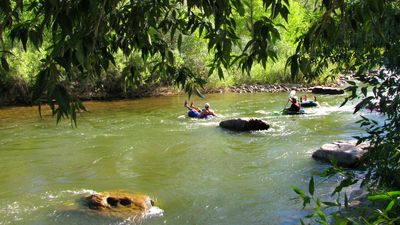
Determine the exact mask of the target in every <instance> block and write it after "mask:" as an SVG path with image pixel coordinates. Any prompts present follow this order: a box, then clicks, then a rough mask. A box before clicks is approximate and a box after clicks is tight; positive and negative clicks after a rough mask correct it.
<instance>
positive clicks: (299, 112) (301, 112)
mask: <svg viewBox="0 0 400 225" xmlns="http://www.w3.org/2000/svg"><path fill="white" fill-rule="evenodd" d="M305 113H306V111H304V110H303V109H300V110H299V111H290V110H289V109H284V110H283V111H282V114H283V115H297V114H305Z"/></svg>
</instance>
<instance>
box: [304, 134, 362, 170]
mask: <svg viewBox="0 0 400 225" xmlns="http://www.w3.org/2000/svg"><path fill="white" fill-rule="evenodd" d="M356 143H357V141H355V140H354V141H347V142H344V141H338V142H334V143H330V144H324V145H322V146H321V148H320V149H318V150H317V151H315V152H314V153H313V154H312V157H313V158H314V159H317V160H322V161H327V162H330V161H331V160H335V161H336V162H337V163H338V165H339V166H344V167H350V168H354V167H357V166H359V165H360V164H361V162H362V157H363V155H364V153H365V151H366V149H367V147H368V144H360V145H356Z"/></svg>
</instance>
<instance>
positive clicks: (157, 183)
mask: <svg viewBox="0 0 400 225" xmlns="http://www.w3.org/2000/svg"><path fill="white" fill-rule="evenodd" d="M298 95H299V96H300V95H301V93H298ZM287 97H288V94H287V93H278V94H270V93H269V94H267V93H257V94H233V93H232V94H216V95H208V96H207V99H206V100H202V99H199V100H198V99H196V103H198V104H199V105H200V104H201V105H202V104H204V102H205V101H207V102H209V103H210V104H211V107H212V108H213V109H214V110H215V111H216V113H218V114H219V115H220V116H219V117H218V118H213V119H210V120H196V119H190V118H187V116H186V110H185V108H184V107H183V102H184V100H185V98H186V96H175V97H154V98H144V99H140V100H134V101H115V102H104V103H99V102H94V103H90V102H88V103H86V105H87V108H88V109H89V111H90V112H87V113H83V114H81V115H79V116H78V128H71V126H70V123H69V121H63V122H61V123H60V124H59V125H56V124H55V119H54V118H52V117H50V116H44V117H43V118H42V119H41V118H39V116H38V113H37V109H36V108H35V107H33V108H31V107H18V108H6V109H1V110H0V184H1V186H0V224H1V225H6V224H7V225H8V224H38V225H39V224H49V225H50V224H85V225H90V224H131V223H132V222H130V219H129V218H127V219H126V220H124V219H104V218H103V219H99V218H97V217H94V216H91V215H90V214H86V213H85V212H84V211H83V212H82V211H79V212H76V211H74V210H71V209H73V208H74V207H75V206H74V205H75V204H77V203H76V201H77V199H80V198H81V197H82V196H86V195H89V194H90V193H93V192H102V191H118V190H124V191H129V192H140V193H146V194H148V195H150V196H151V197H153V198H154V199H155V200H156V205H157V206H159V207H160V208H161V209H163V210H164V215H163V216H162V217H154V218H148V219H145V220H143V221H141V222H140V223H141V224H146V225H152V224H173V225H181V224H190V225H195V224H199V225H200V224H201V225H205V224H226V225H233V224H238V225H239V224H260V225H261V224H299V218H301V217H302V216H304V215H306V214H307V213H308V212H307V210H302V209H301V208H302V206H301V202H300V200H299V199H296V198H295V197H296V195H295V193H294V192H293V191H292V190H291V185H296V186H298V187H300V188H303V189H305V190H307V187H308V181H309V178H310V174H311V173H313V172H318V171H321V170H323V169H325V168H327V167H328V166H327V165H326V164H323V163H320V162H316V161H314V160H313V159H312V158H311V154H312V152H313V151H314V150H316V149H317V148H319V147H320V146H321V145H323V144H325V143H328V142H332V141H336V140H348V139H351V137H352V136H353V135H358V134H360V133H361V129H360V128H359V127H358V125H357V124H355V123H354V122H355V121H356V120H358V119H359V116H358V115H353V114H352V108H351V106H345V107H342V108H339V107H338V106H339V105H340V103H341V102H342V101H343V96H318V98H319V102H320V103H321V105H322V107H321V108H318V109H316V108H315V109H310V110H307V112H309V113H310V114H306V115H292V116H282V115H275V114H273V113H272V112H273V111H276V110H280V109H282V108H283V106H284V105H285V102H286V101H287ZM238 117H240V118H259V119H263V120H265V121H267V122H268V123H270V124H271V128H270V129H269V130H268V131H265V132H253V133H234V132H231V131H227V130H223V129H221V128H219V127H218V124H219V122H220V121H222V120H224V119H229V118H238ZM334 184H336V181H335V180H328V181H327V182H321V180H320V179H317V185H318V187H319V192H321V194H322V195H326V196H329V195H330V193H331V191H332V190H333V188H334V187H333V185H334Z"/></svg>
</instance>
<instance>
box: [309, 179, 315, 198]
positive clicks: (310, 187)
mask: <svg viewBox="0 0 400 225" xmlns="http://www.w3.org/2000/svg"><path fill="white" fill-rule="evenodd" d="M314 188H315V187H314V177H313V176H311V179H310V183H309V184H308V192H309V193H310V194H311V195H314Z"/></svg>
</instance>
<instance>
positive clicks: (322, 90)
mask: <svg viewBox="0 0 400 225" xmlns="http://www.w3.org/2000/svg"><path fill="white" fill-rule="evenodd" d="M311 90H312V93H314V94H326V95H340V94H343V93H344V90H343V89H341V88H334V87H322V86H316V87H313V88H311Z"/></svg>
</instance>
